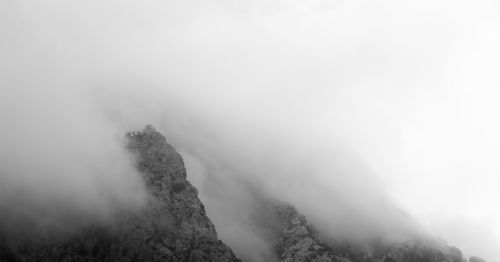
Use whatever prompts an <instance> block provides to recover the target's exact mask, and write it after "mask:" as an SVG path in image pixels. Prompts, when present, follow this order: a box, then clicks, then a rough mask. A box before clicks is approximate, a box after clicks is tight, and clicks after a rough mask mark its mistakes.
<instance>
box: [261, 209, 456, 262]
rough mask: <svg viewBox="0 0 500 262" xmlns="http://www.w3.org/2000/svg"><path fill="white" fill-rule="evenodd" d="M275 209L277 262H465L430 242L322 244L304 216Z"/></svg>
mask: <svg viewBox="0 0 500 262" xmlns="http://www.w3.org/2000/svg"><path fill="white" fill-rule="evenodd" d="M270 207H271V209H274V212H275V214H276V219H277V220H278V221H281V222H279V223H274V225H278V227H276V226H275V227H274V231H273V232H274V234H276V236H275V239H276V240H277V241H276V249H275V250H276V254H277V259H276V261H280V262H292V261H301V262H302V261H303V262H305V261H308V262H309V261H310V262H465V261H466V260H465V259H464V258H463V257H462V253H461V252H460V250H458V249H457V248H454V247H450V246H447V245H445V244H443V243H440V242H436V241H432V240H430V239H425V240H424V239H414V240H409V241H406V242H403V243H384V242H382V241H373V242H370V243H362V244H354V243H347V242H330V243H326V242H322V241H321V240H320V239H319V236H318V234H317V232H316V230H315V229H314V228H313V227H312V225H310V224H309V223H308V222H307V220H306V218H305V216H303V215H301V214H300V213H298V212H297V210H296V209H295V208H293V207H292V206H290V205H275V204H272V205H270Z"/></svg>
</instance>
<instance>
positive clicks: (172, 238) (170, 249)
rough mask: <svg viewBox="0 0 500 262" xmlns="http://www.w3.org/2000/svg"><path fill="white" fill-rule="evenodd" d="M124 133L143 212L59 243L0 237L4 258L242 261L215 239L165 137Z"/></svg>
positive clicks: (149, 131) (146, 132)
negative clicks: (143, 195) (142, 193)
mask: <svg viewBox="0 0 500 262" xmlns="http://www.w3.org/2000/svg"><path fill="white" fill-rule="evenodd" d="M126 137H127V139H128V149H129V150H130V151H131V152H132V153H134V154H136V156H137V168H138V170H139V171H141V173H142V175H143V180H144V182H145V184H146V188H147V189H148V192H149V194H150V195H149V198H148V202H147V205H146V207H145V208H144V209H143V210H141V212H139V213H133V214H128V213H126V214H123V215H122V216H121V217H120V218H117V219H116V220H115V221H114V223H113V224H112V225H108V224H105V225H92V226H88V227H85V228H82V229H80V231H79V232H78V233H76V234H73V235H71V236H69V237H67V238H65V239H62V240H57V241H51V242H47V241H31V242H29V243H28V242H26V243H24V244H20V245H16V246H12V245H9V244H8V243H7V242H6V241H3V240H2V238H1V236H0V261H9V262H10V261H68V262H69V261H116V262H118V261H120V262H122V261H144V262H146V261H148V262H149V261H172V262H175V261H178V262H180V261H189V262H209V261H212V262H215V261H220V262H237V261H240V260H239V259H237V258H236V257H235V256H234V254H233V252H232V251H231V249H230V248H229V247H228V246H226V245H225V244H224V243H222V242H221V241H220V240H218V239H217V233H216V231H215V227H214V225H213V224H212V222H211V221H210V219H209V218H208V217H207V216H206V213H205V209H204V206H203V204H202V203H201V201H200V200H199V198H198V192H197V190H196V188H194V187H193V186H192V185H191V183H189V181H187V180H186V170H185V167H184V163H183V160H182V157H181V156H180V155H179V154H178V153H177V151H176V150H175V149H174V148H173V147H172V146H171V145H169V144H168V143H167V142H166V140H165V137H164V136H163V135H161V134H160V133H158V132H157V131H155V130H154V129H153V128H152V127H151V126H147V127H146V128H145V129H144V130H143V131H141V132H131V133H128V134H127V136H126ZM0 235H1V234H0Z"/></svg>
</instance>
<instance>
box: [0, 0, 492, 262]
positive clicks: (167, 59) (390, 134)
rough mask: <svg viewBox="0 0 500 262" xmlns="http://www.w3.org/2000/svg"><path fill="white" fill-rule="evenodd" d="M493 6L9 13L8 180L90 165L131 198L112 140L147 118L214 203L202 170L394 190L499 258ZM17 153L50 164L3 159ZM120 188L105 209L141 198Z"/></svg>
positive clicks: (237, 4) (427, 217) (1, 109)
mask: <svg viewBox="0 0 500 262" xmlns="http://www.w3.org/2000/svg"><path fill="white" fill-rule="evenodd" d="M499 12H500V4H499V3H497V2H496V1H487V0H479V1H445V0H440V1H427V0H424V1H389V0H384V1H363V0H353V1H343V0H339V1H319V0H315V1H299V0H295V1H260V0H257V1H222V0H221V1H215V0H211V1H196V0H191V1H153V0H148V1H62V0H61V1H58V0H54V1H43V2H42V1H22V0H19V1H2V2H1V3H0V35H1V40H0V102H1V103H0V120H1V121H2V127H3V128H2V130H1V131H0V134H1V135H2V137H1V138H0V141H1V142H2V147H1V149H0V153H1V156H2V159H1V160H0V163H2V164H4V167H3V169H2V174H1V177H0V179H2V180H1V182H2V183H3V185H4V186H5V185H6V181H9V183H11V184H12V185H16V186H18V187H20V188H23V187H26V181H31V182H30V184H29V186H30V187H39V186H35V184H37V183H34V182H33V181H37V180H32V179H17V180H16V178H15V177H17V178H19V177H20V175H19V174H18V173H23V174H25V175H24V177H26V178H29V177H31V176H32V174H31V173H32V172H33V170H40V168H42V169H43V167H48V168H49V169H48V170H49V171H47V172H45V173H49V174H47V175H44V176H38V178H40V180H45V179H44V178H45V177H47V178H48V177H50V178H51V179H56V178H57V179H61V177H66V175H67V174H68V173H70V171H69V170H71V169H72V167H73V166H74V165H77V164H76V162H78V161H79V160H80V159H85V161H86V163H85V164H80V165H82V168H81V170H82V171H81V172H80V173H82V174H87V173H89V174H90V173H96V172H94V171H95V170H101V171H98V172H97V173H99V172H101V173H106V172H107V171H109V170H111V173H112V174H115V175H113V176H110V177H109V179H108V180H107V181H108V182H110V181H111V183H109V185H114V184H115V183H116V181H122V180H121V179H123V177H122V176H121V175H118V174H122V173H126V174H128V175H127V176H126V177H127V179H125V181H127V182H124V188H127V190H125V191H124V192H128V191H130V190H129V188H131V187H136V186H137V185H136V182H137V181H135V180H134V178H133V173H134V171H132V170H131V169H130V167H129V165H127V164H126V162H127V160H126V156H120V154H119V153H117V152H118V151H119V149H117V146H118V142H117V141H119V139H120V136H121V134H123V133H124V132H126V131H128V129H134V128H135V129H137V128H140V127H141V126H142V125H144V124H147V123H152V124H154V125H155V126H157V127H158V128H159V129H160V130H161V131H163V132H165V133H166V135H167V138H169V137H170V140H171V142H173V143H174V144H175V145H176V146H177V147H178V148H180V150H182V151H183V152H185V153H186V154H188V156H187V163H188V168H191V169H192V170H193V173H192V174H191V177H192V179H193V181H194V182H195V184H197V185H198V186H199V187H201V188H202V189H201V191H202V197H206V198H207V199H210V197H209V193H203V192H204V191H203V186H204V185H205V184H206V181H204V180H203V172H206V170H205V171H203V170H204V168H205V169H206V168H207V167H206V166H207V165H208V164H207V163H208V162H210V163H211V165H216V164H215V163H218V164H219V165H223V163H225V162H231V163H232V164H225V165H228V166H231V168H236V169H248V170H246V171H245V172H248V174H250V175H249V176H256V177H259V178H260V179H262V174H263V173H266V172H269V173H274V176H272V175H270V176H267V177H266V179H269V180H270V181H271V182H270V184H271V186H269V188H273V187H275V188H276V189H277V190H278V189H279V190H280V192H281V191H283V192H285V191H286V190H285V189H284V188H279V186H278V185H279V183H278V182H276V181H280V180H283V179H289V177H287V176H291V175H290V173H293V172H297V171H296V170H298V169H300V168H302V169H303V170H305V171H304V173H306V175H304V174H302V175H298V174H297V175H295V176H294V177H295V178H296V179H298V180H297V181H301V179H306V178H308V177H314V180H315V181H316V182H315V183H320V184H323V185H325V187H326V188H330V189H331V190H336V189H338V188H339V186H337V187H336V186H335V184H341V185H343V186H344V185H348V186H349V187H348V188H349V189H352V190H353V191H352V192H355V193H358V192H365V191H376V192H379V191H380V192H384V194H385V195H387V196H388V198H390V199H392V201H394V202H396V203H397V205H399V206H400V207H401V209H403V210H405V211H406V212H408V213H410V214H411V215H412V216H414V217H415V218H416V219H417V221H418V222H419V223H421V224H422V225H423V226H424V227H426V228H427V229H428V230H430V231H431V232H433V233H434V234H436V235H439V236H441V237H442V238H444V239H446V240H447V241H448V242H450V243H451V244H454V245H457V246H458V247H460V248H461V249H463V250H464V252H465V253H466V254H476V255H479V256H483V257H485V258H487V259H489V261H500V256H499V254H498V248H499V247H500V208H498V207H497V206H498V203H500V191H499V190H498V188H500V178H499V174H500V161H499V160H500V137H499V135H498V134H500V122H499V120H498V114H499V112H500V104H499V103H498V101H499V100H500V89H499V87H500V86H499V85H500V81H499V77H498V72H499V70H500V50H499V48H498V46H500V18H499V17H498V14H499ZM74 140H77V141H74ZM13 141H17V142H13ZM105 141H108V142H105ZM28 142H29V143H28ZM5 145H8V146H5ZM101 145H102V147H103V148H105V149H101ZM31 147H36V148H33V149H30V148H31ZM46 149H47V150H46ZM27 150H32V151H33V152H32V153H30V154H28V156H26V154H25V153H24V152H26V151H27ZM47 151H48V152H50V153H49V154H47ZM207 151H208V152H207ZM68 152H71V153H68ZM343 154H345V155H349V157H345V158H346V159H348V160H346V159H342V155H343ZM209 155H210V156H209ZM105 156H115V157H116V158H117V163H124V164H123V167H122V169H120V168H116V167H114V166H110V165H109V164H106V163H103V162H102V160H99V159H100V158H104V157H105ZM214 156H217V157H215V159H214ZM351 156H352V159H356V160H355V161H354V160H352V159H351ZM24 157H27V158H28V160H35V159H41V160H40V161H37V163H36V164H34V166H35V167H34V169H30V168H27V167H26V165H27V164H26V163H29V162H30V161H28V162H26V161H22V162H20V163H15V162H16V161H11V159H18V161H19V159H20V158H24ZM61 158H63V159H65V160H64V162H65V163H66V164H67V165H65V167H64V168H63V170H66V171H64V172H59V171H53V170H56V169H58V166H57V165H56V164H54V163H55V162H58V161H59V159H61ZM331 158H334V159H335V160H331ZM54 159H55V160H54ZM297 160H302V161H303V162H300V163H298V162H297ZM291 161H295V162H294V164H293V165H290V162H291ZM38 162H39V163H38ZM7 163H8V164H7ZM240 163H241V164H240ZM301 163H303V164H301ZM339 163H343V164H345V163H348V164H345V165H346V166H345V167H339V166H338V165H337V164H339ZM315 165H316V166H315ZM339 165H340V164H339ZM89 166H91V167H92V168H90V169H89V168H88V167H89ZM285 166H288V168H289V170H287V169H286V168H285ZM311 166H315V167H314V168H313V167H311ZM359 166H362V168H361V167H359ZM21 167H23V168H22V171H19V170H20V168H21ZM353 168H354V169H353ZM16 170H17V171H16ZM266 170H267V171H266ZM270 170H272V171H275V172H270ZM291 170H294V171H293V172H292V171H291ZM353 170H354V171H353ZM240 171H241V170H240ZM58 172H59V174H57V175H54V173H58ZM256 173H259V174H260V175H256ZM339 174H341V175H339ZM342 174H343V175H342ZM75 177H86V176H85V175H74V176H72V177H71V178H68V177H66V180H67V181H66V180H65V179H63V180H64V181H65V182H64V183H65V185H70V186H75V188H77V187H76V183H75V182H71V181H74V178H75ZM99 177H100V176H95V177H92V178H91V179H88V177H86V178H85V180H83V181H86V182H85V185H86V186H88V187H91V186H92V185H94V184H95V183H97V182H96V181H99V179H100V178H99ZM90 180H92V181H90ZM292 180H293V179H292ZM350 180H352V181H350ZM272 181H274V182H272ZM297 181H296V182H294V183H298V184H300V182H297ZM342 181H344V182H342ZM345 181H348V182H345ZM99 183H102V181H101V182H99ZM364 183H366V184H367V185H368V186H366V188H360V184H364ZM11 184H9V185H11ZM42 184H45V183H42ZM102 184H107V183H105V182H104V183H102ZM313 184H314V183H312V184H307V183H306V186H304V188H305V189H304V190H305V192H309V193H310V192H313V191H314V189H309V191H307V190H308V189H307V186H310V185H313ZM286 186H287V187H290V186H291V184H286ZM47 188H51V186H50V185H43V186H42V187H41V188H39V189H40V191H44V190H46V189H47ZM70 188H71V187H70ZM104 188H105V189H104V190H102V191H109V189H110V188H113V187H111V186H110V187H109V188H107V187H104ZM299 189H300V188H299ZM91 191H92V190H91ZM346 191H348V190H346ZM56 192H57V191H56ZM77 192H80V191H77ZM84 192H87V191H85V190H81V192H80V193H81V194H82V195H85V194H86V193H84ZM293 192H296V191H293ZM122 193H123V192H121V191H120V190H117V191H116V192H113V193H110V194H111V195H113V194H115V195H113V196H112V197H110V199H111V198H112V199H116V198H118V199H121V200H123V201H125V202H130V201H132V202H133V201H138V199H140V194H138V195H134V196H128V195H127V196H124V195H123V194H122ZM4 194H5V193H4ZM283 194H285V195H286V193H283ZM4 197H5V196H4ZM288 197H289V198H290V197H291V198H293V197H292V196H288ZM311 199H313V200H314V199H315V198H314V197H311ZM313 200H311V201H313ZM86 201H87V200H86ZM95 201H97V200H92V199H91V198H90V200H88V201H87V202H90V203H94V202H95ZM306 202H307V201H306ZM109 203H112V202H109ZM94 204H95V205H97V204H96V203H94ZM209 206H210V204H209ZM303 206H306V204H305V203H304V204H303ZM310 212H312V213H314V211H313V210H310ZM209 213H210V210H209ZM216 224H217V221H216Z"/></svg>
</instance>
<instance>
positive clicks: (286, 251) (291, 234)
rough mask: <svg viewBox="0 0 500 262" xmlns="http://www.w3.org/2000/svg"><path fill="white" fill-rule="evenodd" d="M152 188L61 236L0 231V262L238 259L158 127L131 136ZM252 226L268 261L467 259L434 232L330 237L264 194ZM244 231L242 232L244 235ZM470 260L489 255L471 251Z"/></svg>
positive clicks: (220, 261)
mask: <svg viewBox="0 0 500 262" xmlns="http://www.w3.org/2000/svg"><path fill="white" fill-rule="evenodd" d="M126 138H127V148H128V150H129V151H130V152H131V153H132V154H134V155H135V159H136V160H137V162H136V166H137V169H138V170H139V171H140V173H141V174H142V178H143V182H144V185H145V187H146V189H147V192H148V194H149V195H148V198H147V203H146V204H145V206H144V207H143V208H142V209H141V210H140V211H139V212H124V213H123V214H120V216H119V217H118V218H116V219H114V220H113V221H112V223H104V224H93V225H88V226H86V227H83V228H80V229H79V230H78V231H77V232H76V233H73V234H71V235H69V236H67V237H65V238H64V239H58V240H54V241H31V242H29V243H28V242H26V243H24V244H20V245H16V246H13V245H11V244H9V243H8V241H7V240H6V239H5V238H4V236H3V234H1V232H0V262H3V261H5V262H11V261H28V262H31V261H40V262H48V261H51V262H52V261H63V262H66V261H67V262H72V261H77V262H78V261H107V262H132V261H144V262H146V261H148V262H150V261H151V262H155V261H170V262H181V261H182V262H184V261H185V262H238V261H240V260H239V259H238V258H236V256H235V255H234V254H233V252H232V251H231V249H230V248H229V247H228V246H227V245H225V244H224V243H223V242H221V241H220V240H218V236H217V233H216V230H215V227H214V225H213V224H212V222H211V221H210V219H209V218H208V217H207V215H206V212H205V208H204V206H203V203H202V202H201V201H200V199H199V198H198V192H197V189H196V188H195V187H193V186H192V185H191V183H190V182H189V181H188V180H187V179H186V169H185V167H184V163H183V159H182V157H181V156H180V155H179V154H178V153H177V151H176V150H175V149H174V148H173V147H172V146H171V145H170V144H168V143H167V141H166V139H165V137H164V136H163V135H162V134H160V133H159V132H157V131H156V130H155V129H154V128H153V127H151V126H147V127H146V128H145V129H144V130H143V131H140V132H131V133H128V134H127V135H126ZM255 202H256V203H258V205H257V206H259V209H258V216H256V217H257V218H256V221H255V225H256V228H257V229H258V230H257V231H259V232H264V233H263V236H262V239H263V240H265V242H266V243H268V244H269V246H270V248H269V250H270V252H269V253H270V254H269V255H267V254H266V258H265V259H263V260H265V261H267V262H465V261H466V260H465V259H464V258H463V257H462V254H461V252H460V250H458V249H457V248H454V247H450V246H447V245H445V244H443V243H441V242H437V241H432V240H430V239H423V238H422V239H413V240H407V241H405V242H399V243H387V242H383V241H374V242H373V241H371V242H368V243H361V244H360V243H357V244H356V243H348V242H345V241H344V242H333V241H326V240H322V239H321V238H320V235H319V234H318V233H317V231H316V230H315V229H314V227H313V226H312V225H311V224H309V223H308V221H307V219H306V217H305V216H304V215H302V214H300V213H299V212H298V211H297V210H296V209H295V208H294V207H293V206H291V205H288V204H283V203H281V202H278V201H272V200H269V199H268V198H266V197H264V196H262V195H259V199H256V200H255ZM241 237H245V236H241ZM469 261H470V262H484V260H482V259H479V258H476V257H473V258H470V260H469Z"/></svg>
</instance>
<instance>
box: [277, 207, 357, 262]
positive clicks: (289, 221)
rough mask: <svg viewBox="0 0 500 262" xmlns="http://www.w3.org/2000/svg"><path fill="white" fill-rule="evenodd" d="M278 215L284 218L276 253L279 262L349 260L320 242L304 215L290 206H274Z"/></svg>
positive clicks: (345, 261)
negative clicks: (332, 251) (335, 253)
mask: <svg viewBox="0 0 500 262" xmlns="http://www.w3.org/2000/svg"><path fill="white" fill-rule="evenodd" d="M276 210H277V214H278V216H279V217H280V218H281V219H283V220H284V223H283V227H282V229H281V238H280V241H279V243H278V248H277V251H278V254H279V257H280V261H281V262H292V261H297V262H306V261H307V262H309V261H310V262H349V260H347V259H345V258H342V257H339V256H337V255H334V254H333V253H331V252H330V251H329V248H328V247H327V246H326V245H325V244H324V243H321V242H320V241H319V240H318V238H317V236H316V234H315V233H314V230H313V229H312V228H311V226H310V225H308V223H307V220H306V218H305V216H303V215H301V214H299V213H297V211H296V210H295V208H293V207H291V206H284V207H279V206H276Z"/></svg>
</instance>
